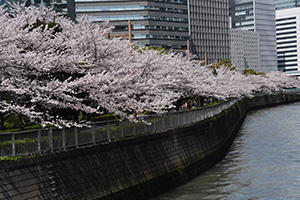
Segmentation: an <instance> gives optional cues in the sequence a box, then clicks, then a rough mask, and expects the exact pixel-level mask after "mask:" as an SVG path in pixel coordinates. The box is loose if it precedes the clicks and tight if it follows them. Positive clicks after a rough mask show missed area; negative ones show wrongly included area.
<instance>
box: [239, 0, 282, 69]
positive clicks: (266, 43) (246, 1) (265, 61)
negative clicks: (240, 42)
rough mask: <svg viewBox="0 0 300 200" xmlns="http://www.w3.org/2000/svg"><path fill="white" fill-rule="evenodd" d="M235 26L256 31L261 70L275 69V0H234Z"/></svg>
mask: <svg viewBox="0 0 300 200" xmlns="http://www.w3.org/2000/svg"><path fill="white" fill-rule="evenodd" d="M235 26H236V28H239V29H243V30H248V31H256V32H258V34H259V40H260V41H259V44H260V58H261V70H262V71H264V72H269V71H275V70H277V53H276V23H275V0H264V1H261V0H236V1H235Z"/></svg>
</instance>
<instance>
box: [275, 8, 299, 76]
mask: <svg viewBox="0 0 300 200" xmlns="http://www.w3.org/2000/svg"><path fill="white" fill-rule="evenodd" d="M299 33H300V8H299V7H298V8H289V9H283V10H277V11H276V35H277V56H278V68H279V70H281V71H284V72H285V73H287V74H291V75H298V76H300V37H299Z"/></svg>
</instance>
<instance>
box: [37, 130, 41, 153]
mask: <svg viewBox="0 0 300 200" xmlns="http://www.w3.org/2000/svg"><path fill="white" fill-rule="evenodd" d="M37 148H38V149H37V151H38V153H41V130H39V131H38V132H37Z"/></svg>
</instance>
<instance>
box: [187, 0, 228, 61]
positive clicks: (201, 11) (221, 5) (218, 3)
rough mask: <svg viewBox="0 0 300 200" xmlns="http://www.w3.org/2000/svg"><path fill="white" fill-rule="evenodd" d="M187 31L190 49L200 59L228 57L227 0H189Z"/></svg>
mask: <svg viewBox="0 0 300 200" xmlns="http://www.w3.org/2000/svg"><path fill="white" fill-rule="evenodd" d="M188 6H189V33H190V40H191V50H192V52H193V53H195V54H197V55H198V56H199V58H200V59H201V60H203V59H204V58H205V53H206V55H207V61H208V62H209V63H214V62H215V60H216V61H220V60H222V59H229V54H230V49H229V48H230V47H229V46H230V44H229V1H228V0H213V1H212V0H201V1H199V0H190V1H189V5H188Z"/></svg>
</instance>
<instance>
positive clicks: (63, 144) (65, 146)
mask: <svg viewBox="0 0 300 200" xmlns="http://www.w3.org/2000/svg"><path fill="white" fill-rule="evenodd" d="M62 147H63V149H64V151H66V150H67V145H66V128H65V127H63V129H62Z"/></svg>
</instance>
